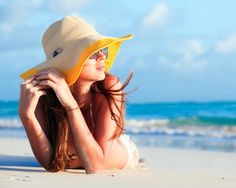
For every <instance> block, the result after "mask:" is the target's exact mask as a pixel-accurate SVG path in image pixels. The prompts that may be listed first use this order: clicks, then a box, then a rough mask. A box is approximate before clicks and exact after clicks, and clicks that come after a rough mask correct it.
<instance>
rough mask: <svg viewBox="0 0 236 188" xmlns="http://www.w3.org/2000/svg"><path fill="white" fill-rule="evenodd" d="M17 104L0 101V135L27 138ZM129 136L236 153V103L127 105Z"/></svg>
mask: <svg viewBox="0 0 236 188" xmlns="http://www.w3.org/2000/svg"><path fill="white" fill-rule="evenodd" d="M17 111H18V102H17V101H0V136H1V137H19V138H25V137H26V134H25V132H24V128H23V126H22V124H21V122H20V120H19V117H18V114H17ZM125 128H126V134H129V135H130V137H131V138H132V139H133V140H134V141H135V142H136V143H137V145H138V146H145V147H169V148H185V149H201V150H214V151H224V152H236V102H202V103H200V102H179V103H147V104H129V103H128V104H127V108H126V125H125Z"/></svg>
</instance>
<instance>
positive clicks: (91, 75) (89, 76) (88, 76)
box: [79, 66, 105, 81]
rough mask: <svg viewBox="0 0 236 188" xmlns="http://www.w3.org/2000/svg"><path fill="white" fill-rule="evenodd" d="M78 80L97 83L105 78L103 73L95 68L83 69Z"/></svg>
mask: <svg viewBox="0 0 236 188" xmlns="http://www.w3.org/2000/svg"><path fill="white" fill-rule="evenodd" d="M79 78H80V79H84V80H91V81H92V80H93V81H99V80H103V79H104V78H105V72H102V71H98V70H97V69H96V67H88V66H86V67H84V68H83V69H82V71H81V73H80V76H79Z"/></svg>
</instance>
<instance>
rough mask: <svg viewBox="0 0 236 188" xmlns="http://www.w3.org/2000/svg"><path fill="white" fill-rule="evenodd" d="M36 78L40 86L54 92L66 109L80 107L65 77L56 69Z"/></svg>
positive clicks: (44, 71)
mask: <svg viewBox="0 0 236 188" xmlns="http://www.w3.org/2000/svg"><path fill="white" fill-rule="evenodd" d="M35 76H36V81H37V82H38V84H39V85H40V86H47V87H50V88H52V89H53V90H54V92H55V94H56V95H57V97H58V99H59V101H60V102H61V104H62V106H64V107H65V108H66V109H73V108H75V107H78V104H77V102H76V100H75V99H74V97H73V95H72V93H71V91H70V88H69V86H68V85H67V83H66V81H65V78H64V76H63V75H62V74H61V73H59V72H58V71H57V70H56V69H47V70H43V71H40V72H39V73H38V74H36V75H35Z"/></svg>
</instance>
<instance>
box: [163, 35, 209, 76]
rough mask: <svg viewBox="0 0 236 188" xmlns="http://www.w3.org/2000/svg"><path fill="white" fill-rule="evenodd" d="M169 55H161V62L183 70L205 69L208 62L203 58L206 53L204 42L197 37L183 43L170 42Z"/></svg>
mask: <svg viewBox="0 0 236 188" xmlns="http://www.w3.org/2000/svg"><path fill="white" fill-rule="evenodd" d="M169 50H170V52H169V54H170V55H169V56H171V57H167V56H165V55H164V56H161V57H160V58H159V62H160V63H161V64H162V65H164V66H168V67H169V68H172V69H174V70H176V71H181V72H193V71H200V70H202V69H204V68H205V67H206V66H207V64H208V62H207V60H205V59H203V58H202V55H204V53H205V49H204V48H203V45H202V43H201V42H200V41H199V40H197V39H191V40H187V41H184V42H183V43H182V44H181V43H176V42H172V43H170V44H169Z"/></svg>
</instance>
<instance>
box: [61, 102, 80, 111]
mask: <svg viewBox="0 0 236 188" xmlns="http://www.w3.org/2000/svg"><path fill="white" fill-rule="evenodd" d="M64 107H65V110H66V111H73V110H76V109H78V108H79V105H78V103H77V102H76V101H73V102H72V103H71V104H69V105H66V106H64Z"/></svg>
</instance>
